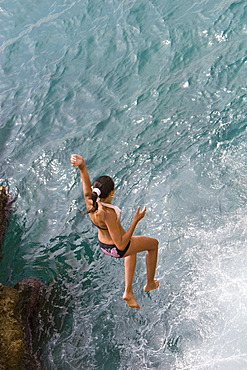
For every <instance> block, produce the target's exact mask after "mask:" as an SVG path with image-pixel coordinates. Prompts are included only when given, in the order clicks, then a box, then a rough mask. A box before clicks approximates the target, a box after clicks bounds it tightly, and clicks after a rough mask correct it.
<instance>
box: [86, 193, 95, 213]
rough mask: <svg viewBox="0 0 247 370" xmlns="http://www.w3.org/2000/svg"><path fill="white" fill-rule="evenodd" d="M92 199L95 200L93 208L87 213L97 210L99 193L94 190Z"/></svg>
mask: <svg viewBox="0 0 247 370" xmlns="http://www.w3.org/2000/svg"><path fill="white" fill-rule="evenodd" d="M91 199H92V201H93V208H92V209H90V210H89V211H88V212H87V213H92V212H96V211H97V209H98V203H97V199H98V194H97V193H96V192H94V191H93V192H92V197H91Z"/></svg>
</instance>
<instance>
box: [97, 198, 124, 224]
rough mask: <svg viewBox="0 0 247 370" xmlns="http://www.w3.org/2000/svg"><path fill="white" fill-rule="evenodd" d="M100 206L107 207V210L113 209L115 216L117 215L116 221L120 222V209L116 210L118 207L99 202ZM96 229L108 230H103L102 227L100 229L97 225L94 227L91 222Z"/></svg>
mask: <svg viewBox="0 0 247 370" xmlns="http://www.w3.org/2000/svg"><path fill="white" fill-rule="evenodd" d="M99 203H100V204H102V206H104V207H107V208H112V209H114V211H115V212H116V215H117V219H118V221H119V220H120V217H121V213H122V211H121V209H120V208H118V206H115V205H114V204H110V203H103V202H99ZM92 223H93V224H94V225H95V226H96V227H97V228H98V229H100V230H108V229H107V228H104V227H100V226H98V225H96V224H95V223H94V222H92Z"/></svg>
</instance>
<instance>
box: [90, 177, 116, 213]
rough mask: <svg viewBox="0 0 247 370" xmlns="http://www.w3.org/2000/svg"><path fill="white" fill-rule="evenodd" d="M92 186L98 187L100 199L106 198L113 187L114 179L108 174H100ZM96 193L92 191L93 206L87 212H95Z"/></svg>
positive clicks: (96, 207) (96, 205)
mask: <svg viewBox="0 0 247 370" xmlns="http://www.w3.org/2000/svg"><path fill="white" fill-rule="evenodd" d="M93 187H94V188H98V189H99V190H100V191H101V194H100V199H104V198H107V197H108V195H109V194H110V192H111V191H112V190H114V188H115V184H114V181H113V180H112V178H111V177H110V176H100V177H98V178H97V179H96V180H95V181H94V184H93ZM97 198H98V194H97V193H95V192H94V191H93V192H92V201H93V208H92V209H90V210H89V211H88V213H91V212H95V211H97V209H98V203H97Z"/></svg>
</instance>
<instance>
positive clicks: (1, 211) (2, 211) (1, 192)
mask: <svg viewBox="0 0 247 370" xmlns="http://www.w3.org/2000/svg"><path fill="white" fill-rule="evenodd" d="M11 203H12V201H11V197H10V196H9V195H8V194H7V190H6V187H5V186H0V261H1V259H2V253H1V248H2V244H3V239H4V235H5V232H6V229H7V226H8V223H9V214H10V204H11Z"/></svg>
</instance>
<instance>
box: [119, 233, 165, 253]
mask: <svg viewBox="0 0 247 370" xmlns="http://www.w3.org/2000/svg"><path fill="white" fill-rule="evenodd" d="M158 244H159V242H158V240H157V239H154V238H150V237H149V236H142V235H137V236H132V237H131V242H130V247H129V249H128V250H127V252H126V253H125V255H124V257H127V256H130V255H131V254H135V253H139V252H144V251H151V250H157V249H158Z"/></svg>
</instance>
